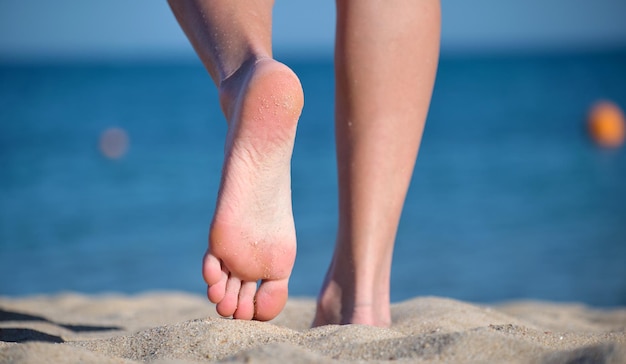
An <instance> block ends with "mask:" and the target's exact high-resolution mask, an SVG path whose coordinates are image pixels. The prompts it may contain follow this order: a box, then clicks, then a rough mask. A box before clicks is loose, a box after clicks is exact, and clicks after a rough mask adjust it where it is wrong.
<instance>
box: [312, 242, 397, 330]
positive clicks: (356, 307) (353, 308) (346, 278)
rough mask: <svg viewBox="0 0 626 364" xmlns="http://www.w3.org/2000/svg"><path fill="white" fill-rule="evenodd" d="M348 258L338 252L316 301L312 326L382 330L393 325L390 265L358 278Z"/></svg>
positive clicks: (379, 267)
mask: <svg viewBox="0 0 626 364" xmlns="http://www.w3.org/2000/svg"><path fill="white" fill-rule="evenodd" d="M350 262H351V260H349V259H346V258H345V255H342V254H341V253H339V254H338V253H337V252H335V257H334V258H333V261H332V263H331V266H330V268H329V269H328V272H327V273H326V279H325V281H324V285H323V287H322V290H321V292H320V294H319V297H318V299H317V309H316V312H315V318H314V320H313V323H312V326H313V327H316V326H322V325H332V324H337V325H343V324H361V325H370V326H379V327H389V326H390V325H391V311H390V302H389V276H390V272H391V260H388V262H389V264H387V263H386V262H385V261H381V264H380V265H379V266H378V267H375V266H376V264H374V265H373V266H369V267H365V270H368V272H366V273H364V274H359V273H358V272H357V271H358V270H355V269H354V268H353V267H352V266H351V264H350Z"/></svg>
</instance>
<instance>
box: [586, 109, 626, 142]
mask: <svg viewBox="0 0 626 364" xmlns="http://www.w3.org/2000/svg"><path fill="white" fill-rule="evenodd" d="M587 123H588V129H589V136H590V137H591V139H593V141H594V142H595V143H596V144H598V145H600V146H602V147H606V148H617V147H620V146H621V145H623V144H624V139H625V138H626V121H624V113H623V112H622V110H620V108H619V106H617V105H616V104H614V103H612V102H610V101H599V102H597V103H596V104H594V105H593V106H592V107H591V110H590V112H589V119H588V121H587Z"/></svg>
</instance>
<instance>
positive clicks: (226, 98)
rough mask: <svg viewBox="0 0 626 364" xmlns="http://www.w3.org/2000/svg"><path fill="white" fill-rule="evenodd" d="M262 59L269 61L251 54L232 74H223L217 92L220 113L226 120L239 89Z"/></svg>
mask: <svg viewBox="0 0 626 364" xmlns="http://www.w3.org/2000/svg"><path fill="white" fill-rule="evenodd" d="M264 59H271V58H270V57H269V56H265V55H254V54H251V55H250V56H249V57H247V58H246V59H244V60H243V61H242V62H241V64H240V65H239V66H238V67H236V68H235V69H234V70H233V71H232V72H230V73H228V74H225V75H224V76H223V77H222V78H221V79H220V80H219V83H218V85H217V91H218V96H219V101H220V106H221V108H222V112H223V113H224V116H225V117H226V120H228V121H229V120H230V119H231V117H232V116H233V111H234V109H235V107H236V104H237V98H238V96H239V93H240V91H241V87H243V86H245V84H246V82H247V80H248V78H249V77H250V74H251V72H252V70H253V69H254V67H255V66H256V64H257V63H258V62H259V61H261V60H264Z"/></svg>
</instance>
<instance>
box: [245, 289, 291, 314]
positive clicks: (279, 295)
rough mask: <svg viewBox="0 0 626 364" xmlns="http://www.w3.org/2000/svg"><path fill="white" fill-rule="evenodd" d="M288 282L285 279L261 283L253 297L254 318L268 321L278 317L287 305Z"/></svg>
mask: <svg viewBox="0 0 626 364" xmlns="http://www.w3.org/2000/svg"><path fill="white" fill-rule="evenodd" d="M288 292H289V282H288V280H287V279H280V280H265V281H263V282H261V285H260V286H259V289H258V290H257V293H256V296H255V305H254V306H255V307H254V308H255V312H254V318H255V319H256V320H259V321H268V320H271V319H273V318H274V317H276V316H278V314H279V313H280V311H281V310H282V309H283V307H285V304H286V303H287V297H288Z"/></svg>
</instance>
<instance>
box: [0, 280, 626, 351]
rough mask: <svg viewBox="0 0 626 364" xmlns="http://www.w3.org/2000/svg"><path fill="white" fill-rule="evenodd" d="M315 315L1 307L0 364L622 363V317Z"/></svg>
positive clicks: (396, 310) (581, 312) (204, 308)
mask: <svg viewBox="0 0 626 364" xmlns="http://www.w3.org/2000/svg"><path fill="white" fill-rule="evenodd" d="M314 309H315V303H314V300H313V299H290V301H289V302H288V304H287V307H286V308H285V310H284V312H283V313H282V314H281V315H280V316H279V317H278V318H277V319H275V320H273V321H271V322H266V323H263V322H246V321H238V320H231V319H223V318H220V317H218V316H217V315H216V314H215V313H214V308H213V307H212V305H211V304H210V303H208V301H206V300H205V299H204V297H200V296H195V295H190V294H186V293H175V292H154V293H146V294H141V295H132V296H127V295H118V294H106V295H90V296H86V295H79V294H74V293H66V294H58V295H46V296H33V297H25V298H11V297H0V362H1V363H48V362H50V363H77V362H88V363H91V362H94V363H138V362H149V363H201V362H202V363H206V362H234V363H240V362H241V363H243V362H245V363H250V362H251V363H276V362H283V363H293V362H295V363H325V362H338V363H344V362H388V361H407V362H416V363H422V362H423V363H439V362H445V363H449V362H454V363H485V362H517V363H567V362H570V363H597V362H600V363H626V308H615V309H608V310H600V309H593V308H590V307H586V306H584V305H580V304H563V303H550V302H536V301H523V302H522V301H518V302H510V303H503V304H497V305H489V306H487V305H476V304H470V303H466V302H461V301H455V300H452V299H446V298H438V297H419V298H415V299H412V300H408V301H405V302H401V303H397V304H394V305H393V307H392V315H393V325H392V326H391V328H389V329H381V328H375V327H367V326H360V325H346V326H335V325H329V326H324V327H319V328H313V329H311V328H309V324H310V322H311V320H312V318H313V313H314Z"/></svg>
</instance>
